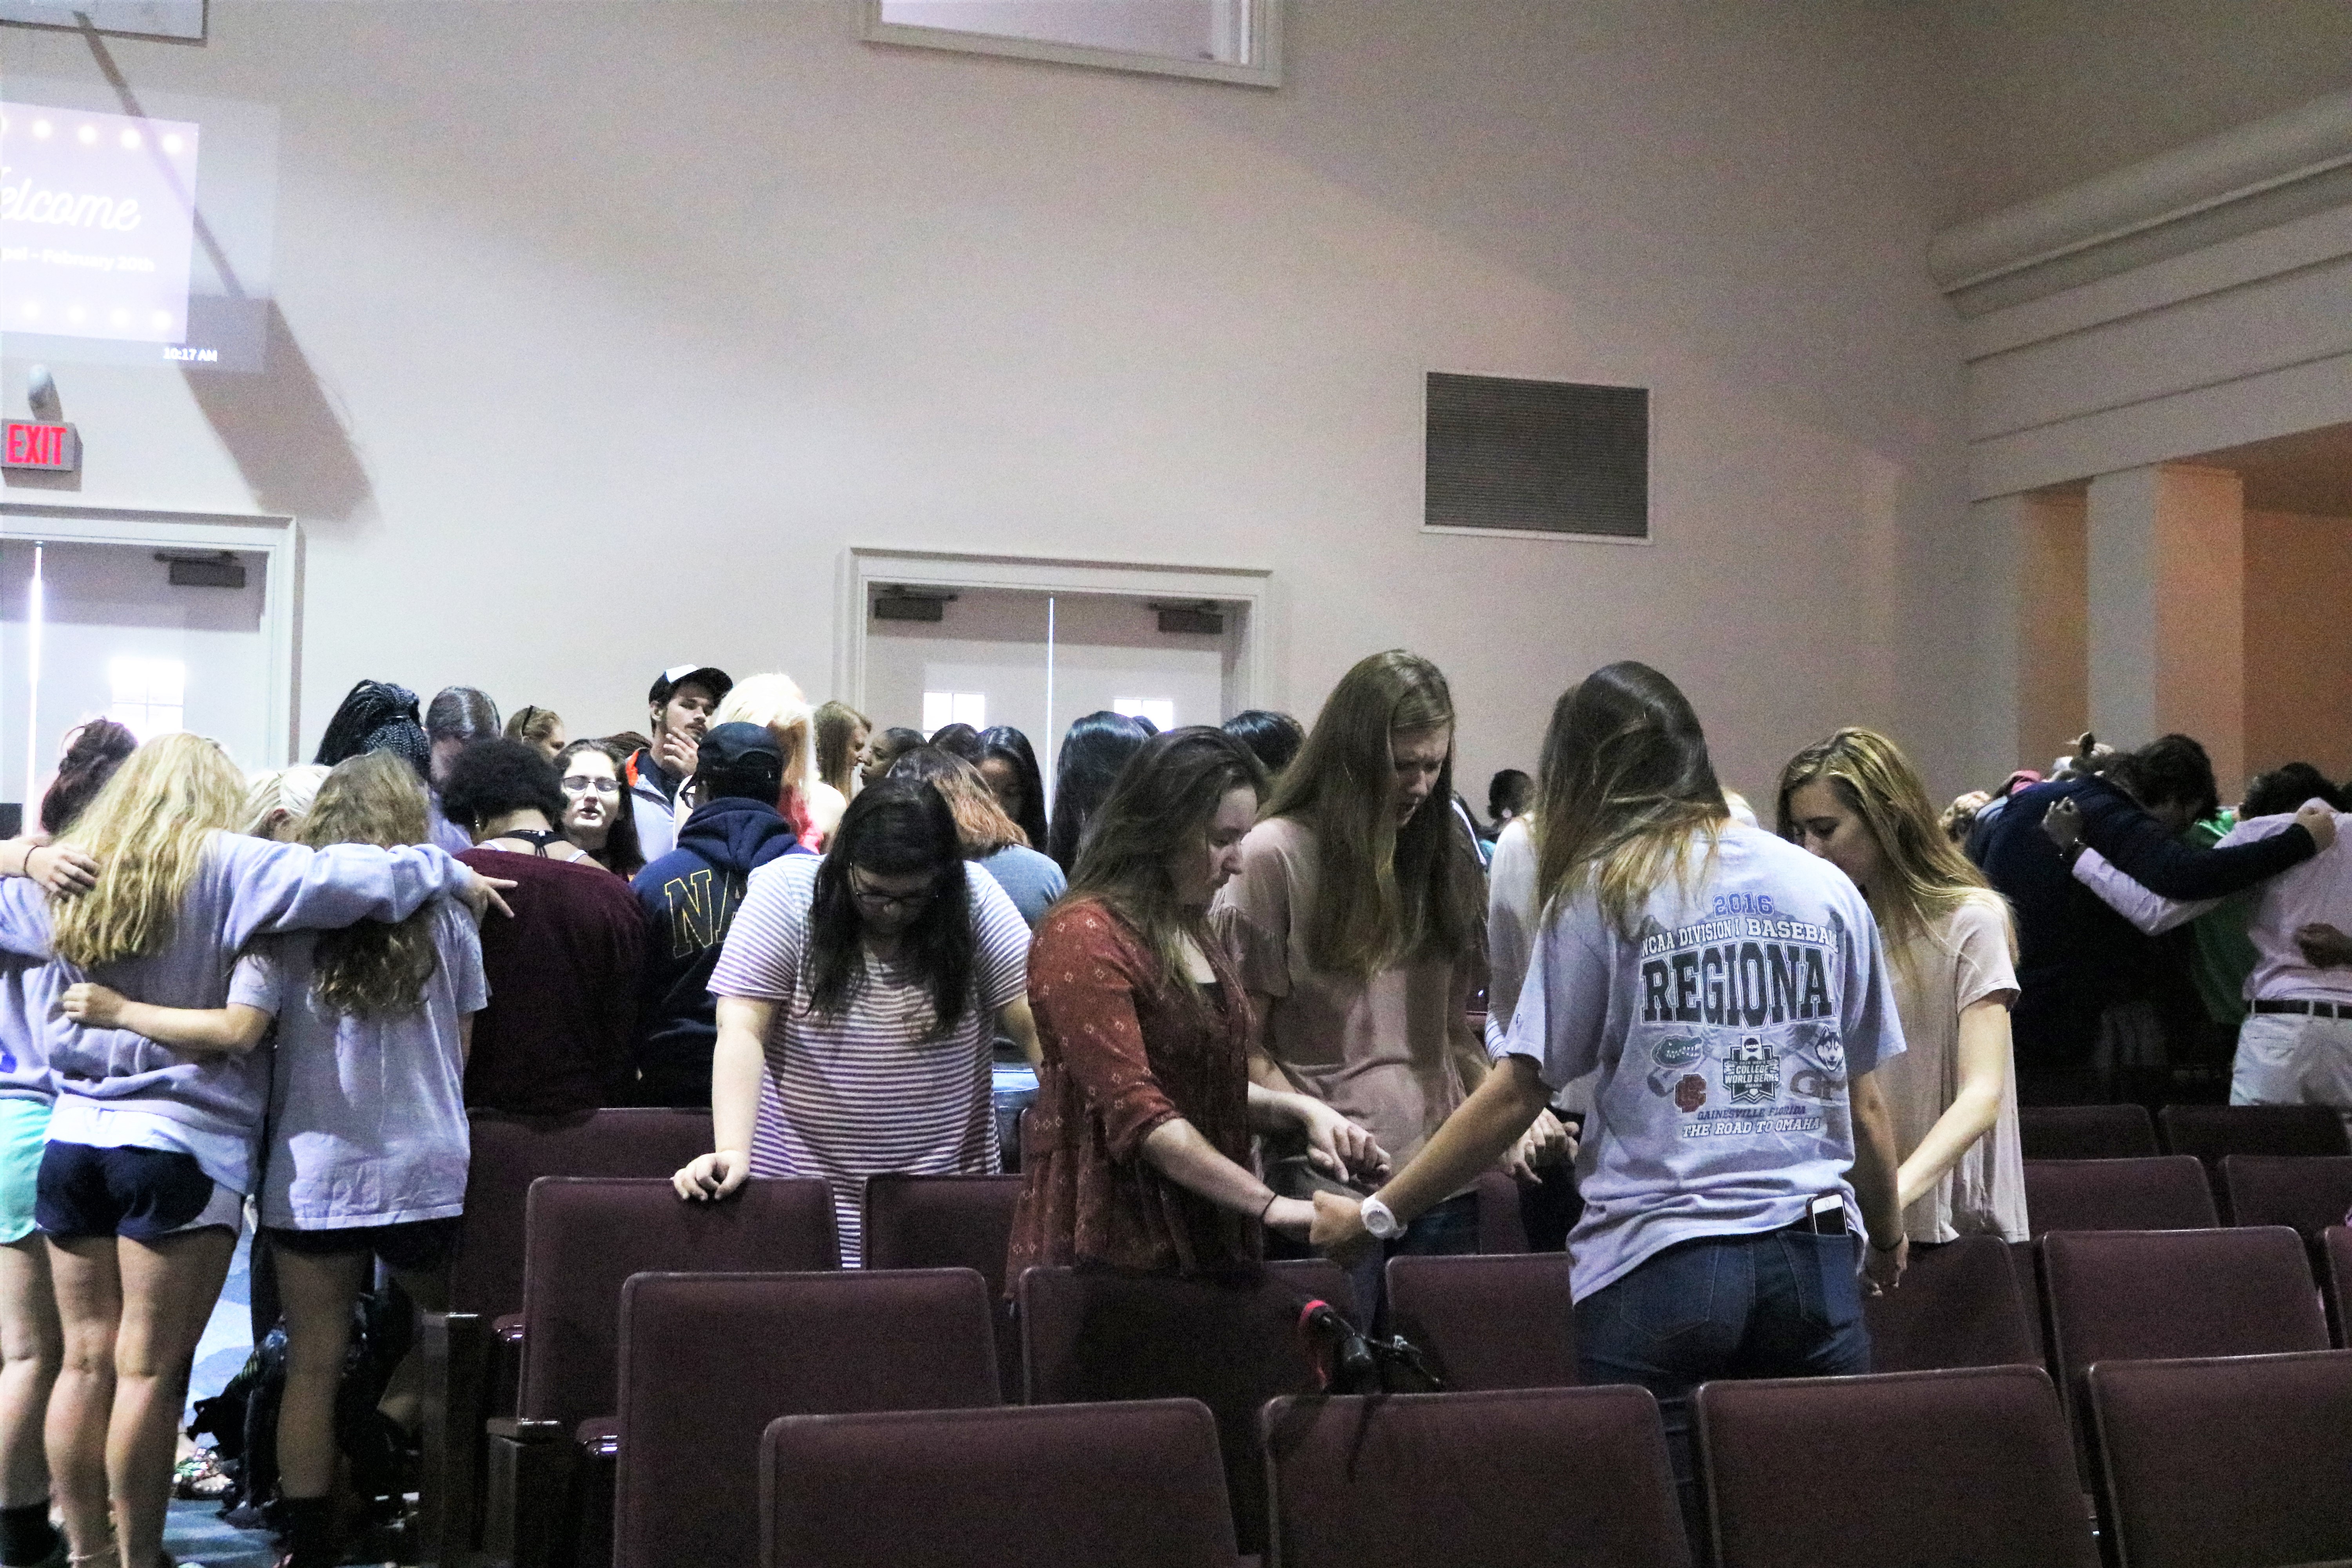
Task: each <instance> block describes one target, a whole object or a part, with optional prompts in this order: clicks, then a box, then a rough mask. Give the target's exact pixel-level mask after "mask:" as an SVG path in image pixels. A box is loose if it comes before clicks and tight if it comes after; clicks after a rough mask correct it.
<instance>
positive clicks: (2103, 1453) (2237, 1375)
mask: <svg viewBox="0 0 2352 1568" xmlns="http://www.w3.org/2000/svg"><path fill="white" fill-rule="evenodd" d="M2088 1386H2089V1393H2090V1407H2091V1418H2092V1424H2093V1427H2094V1430H2095V1432H2096V1433H2097V1436H2098V1449H2099V1471H2098V1477H2097V1480H2098V1493H2099V1512H2100V1516H2101V1517H2102V1518H2103V1519H2104V1520H2105V1524H2106V1531H2107V1536H2108V1539H2109V1540H2111V1541H2112V1542H2114V1543H2115V1561H2116V1565H2117V1568H2263V1565H2264V1564H2268V1563H2320V1562H2323V1561H2329V1562H2342V1561H2345V1560H2347V1559H2352V1351H2313V1352H2306V1353H2304V1354H2300V1355H2263V1356H2225V1357H2220V1358H2206V1359H2197V1360H2189V1361H2126V1362H2102V1363H2099V1364H2098V1365H2096V1366H2095V1367H2093V1368H2092V1369H2091V1372H2090V1377H2089V1380H2088Z"/></svg>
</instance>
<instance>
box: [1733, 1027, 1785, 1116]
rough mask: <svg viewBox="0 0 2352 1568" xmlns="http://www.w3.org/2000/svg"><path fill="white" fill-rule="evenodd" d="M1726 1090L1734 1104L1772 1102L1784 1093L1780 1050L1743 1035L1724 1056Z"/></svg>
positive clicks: (1757, 1038)
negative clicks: (1782, 1090)
mask: <svg viewBox="0 0 2352 1568" xmlns="http://www.w3.org/2000/svg"><path fill="white" fill-rule="evenodd" d="M1723 1092H1724V1093H1725V1094H1726V1095H1727V1096H1728V1097H1729V1098H1730V1100H1731V1103H1732V1104H1734V1105H1769V1104H1771V1103H1772V1102H1773V1101H1774V1100H1777V1099H1779V1098H1780V1053H1779V1052H1778V1051H1776V1050H1774V1049H1773V1048H1772V1047H1770V1046H1768V1045H1766V1044H1765V1043H1764V1041H1763V1039H1762V1038H1761V1037H1759V1036H1756V1035H1742V1036H1741V1037H1739V1043H1738V1045H1736V1046H1734V1047H1731V1049H1730V1051H1729V1052H1728V1053H1727V1054H1726V1055H1725V1057H1724V1058H1723Z"/></svg>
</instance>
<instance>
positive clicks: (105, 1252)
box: [0, 733, 490, 1568]
mask: <svg viewBox="0 0 2352 1568" xmlns="http://www.w3.org/2000/svg"><path fill="white" fill-rule="evenodd" d="M244 810H245V780H244V778H243V777H242V776H241V775H240V774H239V773H237V771H236V767H235V766H234V765H232V764H231V763H230V762H229V760H228V758H227V757H226V755H225V754H224V753H223V752H221V750H220V748H219V747H218V746H216V745H215V744H214V743H213V742H210V741H207V740H205V739H204V738H203V737H201V736H197V735H191V734H184V733H183V734H172V735H163V736H159V737H157V738H156V739H155V740H153V741H151V742H147V743H146V744H145V745H142V746H141V747H140V748H139V750H138V751H137V752H134V753H133V754H132V755H131V760H130V761H129V762H127V763H124V764H123V765H122V767H121V771H120V772H118V773H116V774H115V775H114V777H113V778H112V779H111V780H110V781H109V782H108V784H107V786H106V788H105V789H104V790H102V791H100V794H99V796H98V798H97V799H96V800H94V801H93V802H91V804H90V805H89V810H88V811H87V812H85V813H84V814H83V816H82V817H81V819H80V820H79V822H77V823H76V824H75V825H74V826H73V827H72V829H71V830H70V831H69V832H68V834H67V836H66V840H67V842H68V844H69V845H70V846H71V847H75V848H77V849H79V850H81V851H83V852H84V853H86V854H87V855H89V857H90V858H92V859H93V860H95V861H96V862H97V865H98V875H97V883H96V886H95V887H94V888H92V889H90V890H89V892H88V893H86V894H82V895H79V896H78V897H71V898H66V899H62V900H59V899H56V898H55V897H54V896H53V897H52V900H51V901H49V902H48V903H47V906H46V907H41V906H37V905H30V906H28V904H27V903H26V900H22V899H21V898H18V897H16V896H14V893H15V889H16V887H17V886H19V884H15V883H12V884H9V892H10V894H11V896H10V897H9V898H8V899H7V900H5V902H0V942H5V945H7V946H8V947H9V948H11V950H12V951H16V952H28V951H29V952H42V951H45V950H47V949H49V948H52V947H53V948H54V951H55V952H56V954H57V957H58V960H59V962H60V963H61V965H62V968H61V971H60V973H59V976H58V978H59V980H60V981H61V982H62V983H63V984H66V985H68V986H70V985H73V984H79V983H82V982H85V981H89V982H94V983H96V984H100V985H103V986H105V987H106V988H107V989H108V990H109V991H110V992H113V993H116V994H121V995H123V996H129V997H135V998H137V999H139V1000H140V1001H142V1002H153V1003H156V1004H158V1005H164V1006H185V1007H197V1008H205V1009H222V1008H225V1007H227V1005H228V1004H229V1001H230V997H229V984H230V971H231V968H232V965H233V962H234V960H235V957H236V954H237V953H238V952H242V951H243V950H244V949H245V947H246V946H247V943H248V942H251V941H252V940H253V939H254V938H256V937H257V936H260V935H262V934H264V933H265V932H268V931H295V930H323V929H338V928H341V927H342V926H346V925H349V924H351V923H352V921H358V920H388V921H400V920H405V919H406V918H408V916H410V915H411V914H414V913H415V911H416V910H418V909H420V908H421V907H423V906H424V904H425V902H426V901H427V900H430V899H431V898H433V897H435V896H436V895H444V894H446V895H449V896H453V897H458V898H462V899H466V900H468V901H469V902H470V903H471V904H472V905H473V907H476V908H479V907H480V906H481V904H482V902H483V901H484V900H487V899H488V897H489V896H490V893H489V884H488V883H486V882H484V881H483V879H480V878H478V877H477V876H476V875H475V874H474V873H473V872H472V871H471V870H470V869H468V868H466V867H465V866H462V865H460V864H458V863H457V862H456V861H454V860H451V859H450V858H448V857H446V855H444V854H442V853H441V852H440V851H439V850H437V849H435V848H430V847H417V848H399V849H381V848H376V847H371V846H364V845H349V844H347V845H339V846H336V847H333V848H331V849H326V850H312V849H310V848H306V847H302V846H300V845H295V844H273V843H270V842H268V841H267V840H264V839H259V838H251V837H242V836H239V835H238V834H236V832H235V831H234V829H235V827H236V824H237V823H238V821H239V819H240V818H241V817H242V816H243V814H244ZM84 995H85V997H87V995H88V993H85V994H84ZM83 1010H84V1011H86V1010H87V1009H86V1007H85V1008H84V1009H83ZM229 1010H230V1011H232V1012H234V1011H236V1009H234V1008H231V1009H229ZM71 1011H72V1009H71V1008H69V1009H68V1016H66V1017H63V1018H59V1019H56V1020H53V1021H52V1023H51V1026H50V1027H49V1030H48V1032H47V1043H48V1047H49V1065H50V1067H51V1069H52V1070H53V1071H54V1073H55V1074H56V1082H57V1088H58V1100H57V1106H56V1110H55V1111H54V1113H53V1116H52V1119H51V1122H50V1126H49V1133H48V1137H49V1142H48V1147H47V1150H46V1151H45V1152H44V1153H43V1155H42V1160H41V1173H40V1179H39V1198H38V1203H37V1213H38V1217H39V1221H40V1226H41V1229H42V1231H43V1232H44V1233H46V1235H47V1237H48V1241H49V1261H50V1269H51V1273H52V1276H53V1278H54V1280H55V1284H56V1290H57V1300H58V1315H59V1318H60V1319H61V1321H62V1323H63V1327H64V1343H65V1361H64V1364H63V1367H62V1368H61V1370H60V1371H59V1373H58V1380H57V1385H56V1389H55V1391H54V1392H53V1393H52V1394H51V1395H50V1398H49V1408H48V1418H47V1443H48V1451H49V1468H50V1474H51V1477H52V1479H53V1481H54V1484H55V1486H56V1489H57V1500H58V1507H59V1509H60V1510H61V1511H62V1513H63V1514H64V1516H65V1521H66V1533H67V1535H68V1539H69V1541H70V1542H71V1544H72V1548H73V1555H74V1559H75V1561H77V1562H81V1561H88V1562H91V1563H111V1562H113V1561H114V1556H113V1553H114V1550H115V1549H116V1548H118V1547H119V1548H120V1550H121V1554H122V1559H121V1560H122V1561H124V1562H127V1563H131V1564H135V1565H140V1568H144V1565H147V1564H152V1563H156V1562H157V1561H159V1560H160V1559H161V1557H162V1553H163V1515H164V1508H165V1504H166V1503H167V1501H168V1500H169V1497H170V1491H171V1476H172V1457H173V1427H174V1426H176V1424H177V1419H178V1415H179V1410H180V1399H181V1395H182V1393H183V1381H184V1377H185V1375H186V1373H187V1368H188V1358H189V1356H190V1354H191V1353H192V1352H194V1348H195V1343H196V1339H197V1336H198V1335H199V1334H200V1333H201V1332H202V1331H203V1329H204V1324H205V1318H206V1317H207V1316H208V1315H209V1314H210V1312H211V1310H212V1307H213V1302H214V1300H215V1298H216V1297H217V1296H218V1295H219V1294H220V1286H221V1280H222V1279H223V1277H224V1276H225V1275H226V1272H227V1268H228V1260H229V1255H230V1253H231V1252H232V1251H233V1250H234V1247H235V1245H236V1233H237V1229H238V1227H239V1225H240V1223H241V1219H242V1210H243V1198H244V1194H246V1193H247V1192H249V1191H251V1190H252V1186H253V1174H254V1173H253V1157H254V1147H255V1144H256V1142H257V1141H258V1138H259V1136H260V1133H261V1130H262V1129H261V1123H262V1113H263V1110H264V1107H265V1105H266V1104H267V1102H268V1083H269V1078H268V1075H269V1066H268V1058H267V1057H266V1056H260V1057H257V1056H254V1055H250V1054H246V1053H244V1052H240V1051H238V1050H236V1048H235V1047H234V1046H233V1044H232V1043H231V1042H230V1041H229V1040H228V1039H227V1038H226V1037H224V1039H223V1040H222V1041H221V1042H219V1045H218V1047H217V1048H213V1049H207V1050H205V1051H203V1052H201V1053H184V1052H178V1051H173V1050H170V1049H167V1048H165V1047H162V1046H159V1045H156V1044H154V1043H153V1042H152V1041H150V1040H147V1039H145V1038H143V1037H141V1036H139V1035H137V1034H136V1033H133V1032H131V1031H128V1030H124V1029H120V1028H108V1027H104V1026H100V1025H99V1024H97V1023H96V1022H95V1021H92V1020H89V1019H87V1018H76V1017H74V1016H71ZM264 1022H265V1023H266V1020H265V1021H264ZM246 1023H247V1024H249V1023H250V1020H247V1021H246ZM239 1034H240V1035H245V1034H249V1035H250V1036H251V1037H254V1038H257V1037H258V1034H259V1031H258V1030H257V1029H247V1028H245V1027H244V1026H240V1029H239ZM110 1500H111V1508H110ZM110 1522H111V1524H112V1526H113V1530H114V1541H113V1544H112V1545H111V1546H110V1544H109V1542H108V1526H109V1523H110Z"/></svg>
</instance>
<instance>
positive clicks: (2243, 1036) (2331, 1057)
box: [2230, 1013, 2352, 1124]
mask: <svg viewBox="0 0 2352 1568" xmlns="http://www.w3.org/2000/svg"><path fill="white" fill-rule="evenodd" d="M2230 1103H2231V1104H2232V1105H2332V1106H2334V1107H2336V1109H2337V1110H2341V1111H2343V1112H2345V1113H2346V1120H2347V1124H2352V1018H2314V1017H2310V1016H2306V1015H2305V1014H2301V1013H2249V1014H2247V1015H2246V1021H2245V1022H2244V1023H2242V1024H2241V1025H2239V1026H2238V1058H2237V1061H2236V1063H2235V1065H2234V1066H2233V1067H2232V1068H2231V1072H2230Z"/></svg>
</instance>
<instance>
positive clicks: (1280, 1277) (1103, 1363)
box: [1018, 1258, 1350, 1552]
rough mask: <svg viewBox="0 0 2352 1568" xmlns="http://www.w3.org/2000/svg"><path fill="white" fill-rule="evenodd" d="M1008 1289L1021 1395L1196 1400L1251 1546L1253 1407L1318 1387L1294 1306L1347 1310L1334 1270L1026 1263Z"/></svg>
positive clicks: (1237, 1528)
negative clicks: (1203, 1272) (1170, 1272)
mask: <svg viewBox="0 0 2352 1568" xmlns="http://www.w3.org/2000/svg"><path fill="white" fill-rule="evenodd" d="M1018 1289H1019V1300H1020V1309H1021V1359H1022V1378H1023V1387H1024V1392H1025V1394H1026V1397H1027V1400H1028V1403H1030V1404H1031V1405H1068V1404H1077V1403H1082V1402H1084V1403H1091V1402H1095V1401H1102V1400H1132V1399H1171V1398H1173V1399H1198V1400H1199V1401H1201V1402H1202V1404H1204V1405H1207V1406H1208V1407H1209V1409H1210V1410H1211V1411H1212V1412H1213V1414H1214V1415H1215V1416H1216V1418H1217V1430H1218V1433H1219V1436H1220V1437H1221V1438H1222V1439H1223V1452H1224V1456H1225V1483H1226V1489H1227V1490H1228V1492H1229V1493H1230V1494H1231V1495H1232V1498H1233V1508H1234V1532H1235V1534H1236V1535H1237V1536H1238V1537H1239V1538H1240V1540H1241V1543H1242V1550H1243V1551H1244V1552H1258V1551H1262V1550H1263V1549H1264V1543H1265V1473H1264V1471H1263V1470H1262V1469H1261V1468H1260V1467H1259V1464H1258V1456H1257V1414H1258V1410H1259V1407H1260V1406H1262V1405H1265V1402H1266V1401H1267V1400H1269V1399H1273V1398H1276V1397H1278V1396H1280V1395H1282V1394H1313V1393H1317V1392H1319V1390H1320V1386H1321V1384H1320V1381H1319V1379H1318V1373H1317V1369H1316V1364H1315V1360H1314V1358H1313V1356H1312V1355H1311V1354H1310V1353H1309V1352H1308V1350H1307V1345H1306V1343H1305V1342H1304V1341H1303V1340H1302V1339H1301V1338H1300V1337H1299V1332H1298V1314H1299V1308H1300V1306H1301V1305H1302V1304H1303V1303H1304V1302H1305V1301H1307V1300H1309V1299H1311V1298H1316V1297H1320V1298H1321V1299H1323V1300H1327V1301H1328V1302H1330V1303H1331V1304H1332V1305H1333V1306H1335V1307H1337V1308H1339V1310H1341V1311H1343V1312H1344V1311H1347V1310H1349V1308H1350V1302H1349V1295H1348V1277H1347V1275H1346V1274H1345V1273H1344V1272H1343V1271H1342V1270H1341V1269H1340V1268H1339V1266H1338V1265H1337V1264H1334V1263H1329V1262H1327V1261H1325V1260H1323V1259H1321V1258H1312V1259H1307V1260H1306V1261H1303V1262H1297V1263H1275V1264H1269V1265H1267V1266H1266V1268H1265V1271H1264V1273H1263V1276H1262V1277H1261V1278H1260V1279H1258V1280H1257V1282H1256V1283H1255V1284H1249V1285H1226V1284H1219V1283H1214V1282H1212V1281H1208V1280H1202V1279H1163V1278H1151V1277H1144V1276H1137V1275H1130V1274H1114V1273H1110V1272H1108V1271H1095V1270H1087V1269H1072V1268H1031V1269H1027V1270H1024V1272H1023V1274H1022V1276H1021V1281H1020V1285H1019V1288H1018Z"/></svg>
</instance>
